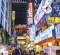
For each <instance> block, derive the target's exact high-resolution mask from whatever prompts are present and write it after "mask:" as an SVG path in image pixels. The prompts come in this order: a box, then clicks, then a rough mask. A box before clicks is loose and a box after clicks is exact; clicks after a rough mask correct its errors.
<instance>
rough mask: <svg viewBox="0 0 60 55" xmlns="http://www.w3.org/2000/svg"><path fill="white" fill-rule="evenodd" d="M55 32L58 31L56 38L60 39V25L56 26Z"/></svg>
mask: <svg viewBox="0 0 60 55" xmlns="http://www.w3.org/2000/svg"><path fill="white" fill-rule="evenodd" d="M55 31H56V38H57V39H59V38H60V23H59V24H58V25H56V26H55Z"/></svg>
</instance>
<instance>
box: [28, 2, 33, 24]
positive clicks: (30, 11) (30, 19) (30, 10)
mask: <svg viewBox="0 0 60 55" xmlns="http://www.w3.org/2000/svg"><path fill="white" fill-rule="evenodd" d="M27 24H28V25H30V24H33V4H32V2H29V3H28V15H27Z"/></svg>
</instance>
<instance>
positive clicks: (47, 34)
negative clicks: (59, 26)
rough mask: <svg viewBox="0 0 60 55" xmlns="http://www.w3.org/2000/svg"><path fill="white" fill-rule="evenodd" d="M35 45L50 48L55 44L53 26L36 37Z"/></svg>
mask: <svg viewBox="0 0 60 55" xmlns="http://www.w3.org/2000/svg"><path fill="white" fill-rule="evenodd" d="M35 41H37V42H36V44H35V45H43V46H50V44H52V45H54V44H55V42H54V41H55V29H54V25H52V26H50V27H49V28H48V29H46V30H45V31H43V32H42V33H40V35H38V36H37V37H36V40H35Z"/></svg>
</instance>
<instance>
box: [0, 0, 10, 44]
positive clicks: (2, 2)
mask: <svg viewBox="0 0 60 55" xmlns="http://www.w3.org/2000/svg"><path fill="white" fill-rule="evenodd" d="M0 26H1V27H0V35H1V43H3V44H8V39H7V38H9V36H11V0H0Z"/></svg>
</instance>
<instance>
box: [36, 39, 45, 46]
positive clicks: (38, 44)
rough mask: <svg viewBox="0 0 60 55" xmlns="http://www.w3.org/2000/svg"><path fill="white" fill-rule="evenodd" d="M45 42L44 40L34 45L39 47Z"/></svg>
mask: <svg viewBox="0 0 60 55" xmlns="http://www.w3.org/2000/svg"><path fill="white" fill-rule="evenodd" d="M45 42H46V40H43V41H39V42H38V43H36V44H35V45H40V44H43V43H45Z"/></svg>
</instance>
